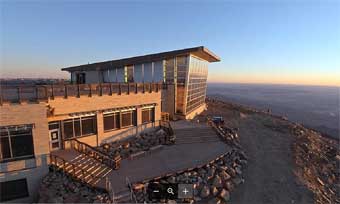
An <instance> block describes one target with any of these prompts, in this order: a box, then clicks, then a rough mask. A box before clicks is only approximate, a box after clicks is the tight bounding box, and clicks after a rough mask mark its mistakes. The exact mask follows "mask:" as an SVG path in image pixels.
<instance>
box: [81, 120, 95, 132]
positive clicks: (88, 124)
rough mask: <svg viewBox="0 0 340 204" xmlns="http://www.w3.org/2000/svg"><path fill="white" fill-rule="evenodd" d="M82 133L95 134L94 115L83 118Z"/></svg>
mask: <svg viewBox="0 0 340 204" xmlns="http://www.w3.org/2000/svg"><path fill="white" fill-rule="evenodd" d="M81 128H82V135H89V134H95V133H96V132H97V131H96V121H95V118H94V117H86V118H82V119H81Z"/></svg>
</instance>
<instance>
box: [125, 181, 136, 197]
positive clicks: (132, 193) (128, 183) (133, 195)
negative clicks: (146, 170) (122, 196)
mask: <svg viewBox="0 0 340 204" xmlns="http://www.w3.org/2000/svg"><path fill="white" fill-rule="evenodd" d="M125 182H126V185H127V186H128V188H129V189H130V200H131V201H134V202H135V203H138V202H137V197H136V194H135V192H134V191H133V188H132V184H131V182H130V179H129V177H125Z"/></svg>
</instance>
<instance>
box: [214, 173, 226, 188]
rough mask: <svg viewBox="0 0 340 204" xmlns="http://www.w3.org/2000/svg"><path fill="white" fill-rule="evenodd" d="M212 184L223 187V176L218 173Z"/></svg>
mask: <svg viewBox="0 0 340 204" xmlns="http://www.w3.org/2000/svg"><path fill="white" fill-rule="evenodd" d="M212 186H213V187H216V188H221V187H222V186H223V185H222V179H221V177H219V176H218V175H216V176H215V178H214V180H213V182H212Z"/></svg>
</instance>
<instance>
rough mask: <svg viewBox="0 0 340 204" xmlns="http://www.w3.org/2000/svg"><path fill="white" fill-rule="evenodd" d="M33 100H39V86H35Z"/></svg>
mask: <svg viewBox="0 0 340 204" xmlns="http://www.w3.org/2000/svg"><path fill="white" fill-rule="evenodd" d="M35 100H36V101H37V102H39V88H38V86H35Z"/></svg>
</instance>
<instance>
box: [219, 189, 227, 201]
mask: <svg viewBox="0 0 340 204" xmlns="http://www.w3.org/2000/svg"><path fill="white" fill-rule="evenodd" d="M219 196H220V197H221V198H222V199H223V200H224V201H225V202H228V201H229V200H230V193H229V191H227V190H226V189H222V191H221V193H220V195H219Z"/></svg>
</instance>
